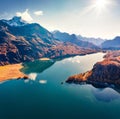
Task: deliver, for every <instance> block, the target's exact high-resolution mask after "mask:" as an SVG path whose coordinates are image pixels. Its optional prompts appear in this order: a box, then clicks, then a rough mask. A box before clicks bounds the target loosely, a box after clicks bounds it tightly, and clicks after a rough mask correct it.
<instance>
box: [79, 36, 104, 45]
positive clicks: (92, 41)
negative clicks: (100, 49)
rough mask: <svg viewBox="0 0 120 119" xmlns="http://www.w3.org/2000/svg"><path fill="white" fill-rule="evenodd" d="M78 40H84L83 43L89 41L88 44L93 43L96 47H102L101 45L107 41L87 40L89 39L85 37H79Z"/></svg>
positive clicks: (98, 39) (99, 39)
mask: <svg viewBox="0 0 120 119" xmlns="http://www.w3.org/2000/svg"><path fill="white" fill-rule="evenodd" d="M77 38H78V39H80V40H82V41H87V42H90V43H93V44H94V45H96V46H101V44H102V43H103V42H104V41H105V39H101V38H87V37H83V36H81V35H78V36H77Z"/></svg>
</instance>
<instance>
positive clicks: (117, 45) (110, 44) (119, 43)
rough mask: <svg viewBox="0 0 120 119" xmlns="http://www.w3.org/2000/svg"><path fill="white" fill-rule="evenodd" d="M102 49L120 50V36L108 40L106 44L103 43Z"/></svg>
mask: <svg viewBox="0 0 120 119" xmlns="http://www.w3.org/2000/svg"><path fill="white" fill-rule="evenodd" d="M102 48H105V49H120V36H117V37H115V38H114V39H113V40H106V41H105V42H103V43H102Z"/></svg>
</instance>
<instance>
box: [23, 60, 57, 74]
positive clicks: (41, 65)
mask: <svg viewBox="0 0 120 119" xmlns="http://www.w3.org/2000/svg"><path fill="white" fill-rule="evenodd" d="M54 63H55V61H53V60H45V61H43V60H35V61H33V62H27V63H24V64H23V66H24V68H23V69H22V70H21V71H23V72H24V73H26V74H30V73H41V72H43V71H44V70H45V69H47V68H49V67H51V66H52V65H53V64H54Z"/></svg>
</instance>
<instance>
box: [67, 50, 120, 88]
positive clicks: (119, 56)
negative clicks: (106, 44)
mask: <svg viewBox="0 0 120 119" xmlns="http://www.w3.org/2000/svg"><path fill="white" fill-rule="evenodd" d="M104 58H105V59H104V60H103V61H101V62H97V63H96V64H95V65H94V66H93V68H92V70H90V71H87V72H85V73H81V74H77V75H73V76H70V77H69V78H68V79H67V80H66V82H67V83H76V84H92V85H93V86H95V87H120V51H110V52H108V53H107V54H106V55H105V56H104Z"/></svg>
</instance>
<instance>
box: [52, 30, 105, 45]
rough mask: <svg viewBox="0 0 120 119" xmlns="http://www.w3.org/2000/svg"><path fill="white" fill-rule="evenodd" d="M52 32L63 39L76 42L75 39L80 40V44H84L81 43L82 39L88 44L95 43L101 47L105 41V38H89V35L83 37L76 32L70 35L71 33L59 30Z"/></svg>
mask: <svg viewBox="0 0 120 119" xmlns="http://www.w3.org/2000/svg"><path fill="white" fill-rule="evenodd" d="M52 33H53V36H54V37H55V38H57V39H60V40H63V41H70V42H74V40H73V39H76V41H77V42H80V45H82V44H81V42H82V41H85V42H84V43H86V44H88V45H90V46H92V45H94V47H95V46H98V47H99V46H101V44H102V43H103V42H104V41H105V39H101V38H87V37H83V36H81V35H75V34H72V35H70V34H69V33H66V32H60V31H58V30H55V31H53V32H52ZM73 37H74V38H73ZM77 42H76V43H77ZM86 44H85V45H86ZM83 47H85V46H84V44H83Z"/></svg>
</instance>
